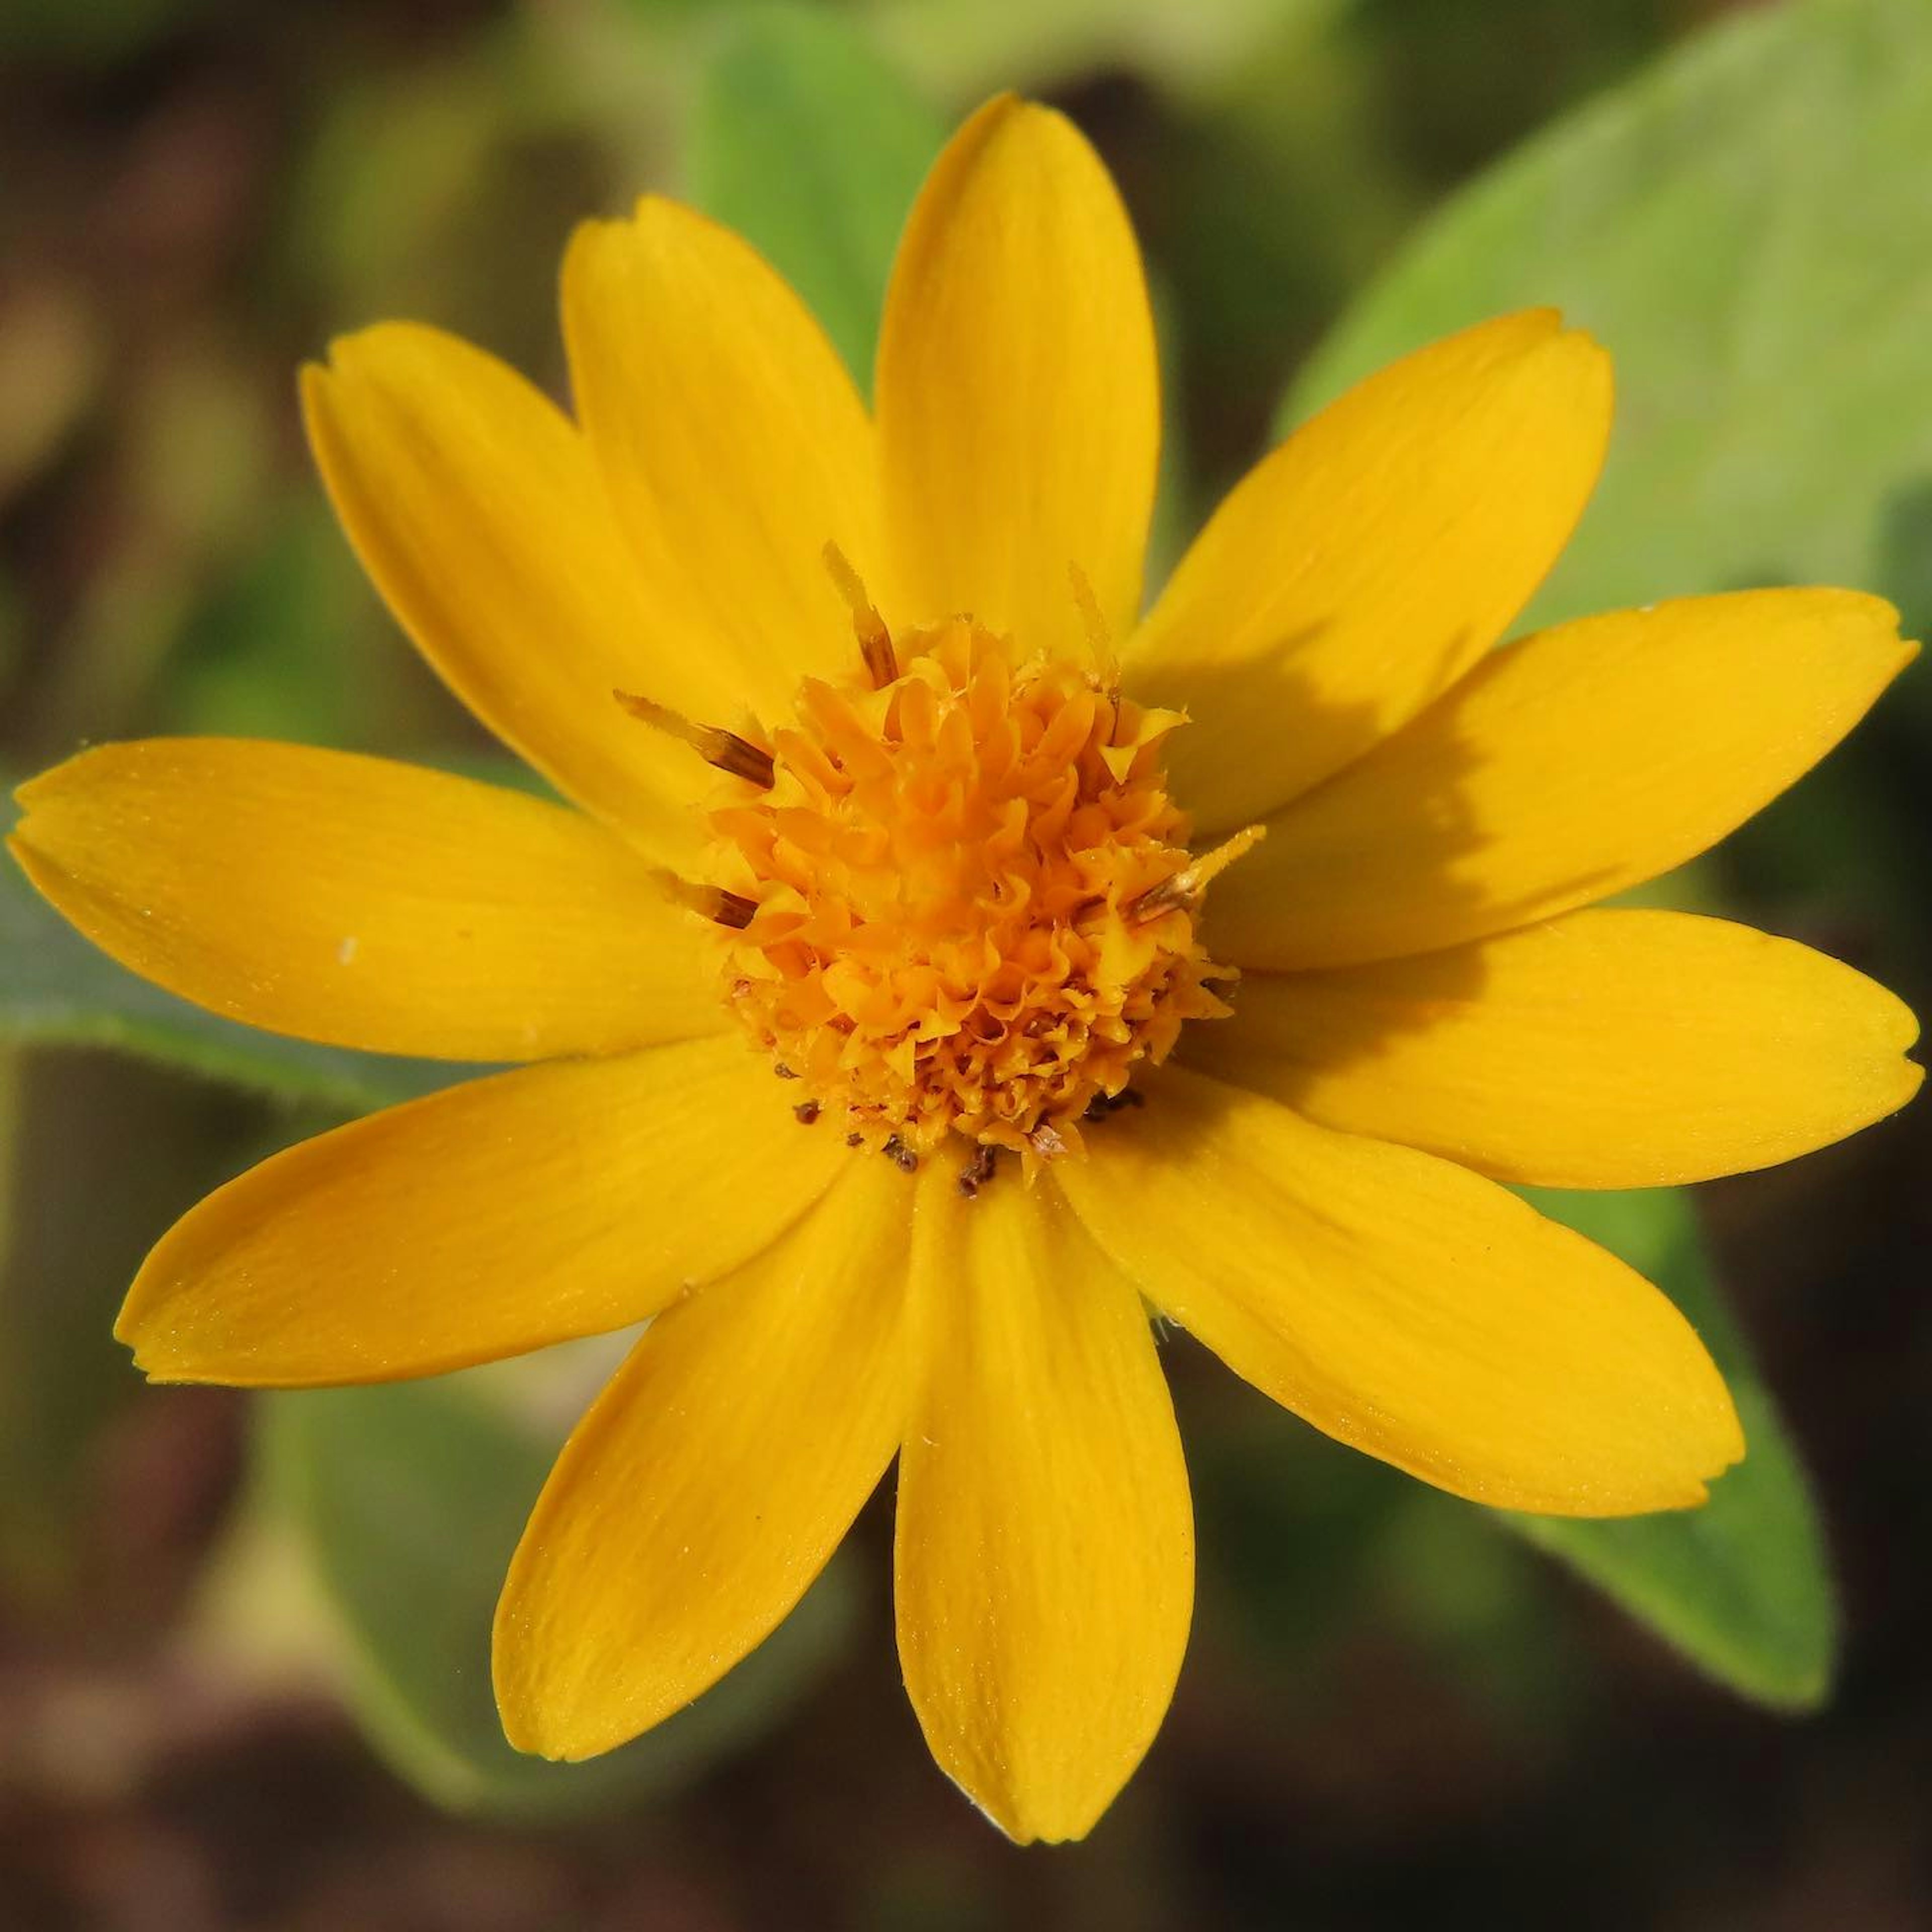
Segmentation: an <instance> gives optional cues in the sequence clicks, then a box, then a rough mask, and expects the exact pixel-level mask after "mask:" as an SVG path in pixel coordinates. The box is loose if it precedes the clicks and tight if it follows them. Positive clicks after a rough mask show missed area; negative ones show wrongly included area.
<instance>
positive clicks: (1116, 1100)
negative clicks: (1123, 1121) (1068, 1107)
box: [1080, 1087, 1147, 1121]
mask: <svg viewBox="0 0 1932 1932" xmlns="http://www.w3.org/2000/svg"><path fill="white" fill-rule="evenodd" d="M1146 1105H1147V1096H1146V1095H1145V1094H1143V1093H1142V1091H1140V1089H1139V1088H1137V1087H1123V1088H1121V1091H1119V1092H1118V1094H1095V1095H1094V1097H1093V1099H1092V1100H1089V1101H1088V1103H1087V1111H1086V1112H1085V1113H1084V1114H1083V1115H1081V1117H1080V1118H1082V1120H1083V1121H1104V1120H1105V1119H1106V1118H1107V1116H1108V1115H1109V1114H1118V1112H1120V1111H1121V1109H1122V1108H1123V1107H1144V1106H1146Z"/></svg>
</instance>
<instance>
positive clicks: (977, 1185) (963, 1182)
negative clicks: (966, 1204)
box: [959, 1142, 999, 1201]
mask: <svg viewBox="0 0 1932 1932" xmlns="http://www.w3.org/2000/svg"><path fill="white" fill-rule="evenodd" d="M998 1159H999V1150H998V1148H992V1147H989V1146H987V1145H986V1143H985V1142H981V1143H980V1145H979V1146H978V1147H977V1148H974V1151H973V1158H972V1159H971V1160H969V1161H968V1163H966V1165H965V1166H964V1167H962V1169H960V1170H959V1192H960V1193H962V1195H963V1196H965V1198H966V1199H968V1201H977V1199H979V1198H980V1189H981V1188H983V1187H985V1186H986V1184H987V1182H988V1181H991V1180H992V1178H993V1170H994V1169H995V1166H996V1165H997V1164H998Z"/></svg>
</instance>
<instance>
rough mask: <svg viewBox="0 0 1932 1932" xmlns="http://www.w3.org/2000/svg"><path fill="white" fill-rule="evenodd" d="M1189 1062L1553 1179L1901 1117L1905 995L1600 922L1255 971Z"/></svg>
mask: <svg viewBox="0 0 1932 1932" xmlns="http://www.w3.org/2000/svg"><path fill="white" fill-rule="evenodd" d="M1239 998H1240V1002H1241V1005H1240V1015H1241V1017H1240V1023H1239V1025H1236V1026H1209V1027H1198V1028H1193V1030H1192V1031H1190V1033H1189V1034H1187V1035H1186V1036H1184V1054H1185V1057H1186V1058H1187V1061H1188V1064H1190V1065H1191V1066H1193V1067H1197V1068H1199V1069H1200V1070H1202V1071H1204V1072H1206V1073H1212V1074H1214V1075H1216V1076H1218V1077H1219V1078H1220V1079H1223V1080H1227V1081H1231V1082H1234V1083H1235V1084H1236V1085H1240V1086H1243V1087H1247V1088H1253V1090H1255V1091H1256V1092H1259V1093H1262V1094H1269V1095H1271V1096H1272V1097H1274V1098H1275V1099H1277V1100H1281V1101H1283V1102H1285V1103H1287V1104H1288V1105H1289V1106H1292V1107H1294V1108H1295V1109H1298V1111H1299V1112H1301V1113H1303V1114H1305V1115H1307V1116H1308V1117H1309V1118H1310V1119H1312V1120H1315V1121H1320V1122H1322V1124H1324V1125H1325V1126H1328V1127H1337V1128H1340V1129H1343V1130H1346V1132H1348V1133H1355V1134H1367V1135H1370V1136H1373V1137H1374V1138H1376V1139H1380V1140H1392V1141H1400V1142H1403V1143H1404V1144H1405V1145H1408V1146H1410V1147H1416V1148H1426V1149H1427V1151H1430V1153H1432V1154H1442V1155H1445V1156H1446V1157H1448V1158H1449V1159H1450V1160H1455V1161H1459V1162H1460V1163H1462V1164H1463V1166H1466V1167H1472V1168H1475V1169H1477V1170H1478V1172H1481V1173H1484V1174H1488V1175H1494V1176H1495V1177H1496V1178H1497V1179H1499V1180H1502V1181H1523V1182H1528V1183H1531V1184H1538V1185H1541V1186H1545V1187H1665V1186H1669V1185H1671V1184H1675V1183H1678V1182H1682V1181H1708V1180H1709V1179H1711V1178H1712V1177H1713V1176H1714V1175H1723V1174H1739V1173H1743V1172H1745V1171H1747V1170H1748V1169H1752V1168H1759V1167H1768V1166H1772V1164H1773V1163H1775V1162H1778V1161H1781V1160H1791V1159H1792V1158H1793V1157H1795V1156H1796V1155H1799V1154H1808V1153H1809V1152H1811V1150H1812V1149H1813V1148H1819V1147H1823V1146H1824V1145H1826V1144H1827V1143H1828V1142H1832V1141H1835V1140H1838V1139H1842V1138H1843V1136H1845V1135H1846V1134H1849V1133H1855V1131H1856V1130H1858V1128H1860V1127H1867V1126H1869V1125H1870V1124H1871V1123H1872V1122H1873V1121H1876V1120H1879V1119H1882V1118H1883V1117H1884V1116H1885V1115H1887V1114H1890V1113H1892V1112H1895V1111H1896V1110H1897V1109H1899V1108H1900V1107H1902V1106H1903V1105H1904V1104H1905V1103H1906V1101H1907V1100H1909V1099H1910V1098H1911V1097H1912V1094H1914V1093H1915V1091H1917V1090H1918V1084H1919V1082H1920V1080H1921V1078H1922V1070H1921V1068H1919V1067H1917V1066H1915V1064H1913V1063H1912V1062H1911V1061H1908V1060H1906V1058H1904V1055H1905V1053H1906V1050H1907V1049H1909V1047H1910V1046H1912V1043H1913V1041H1914V1040H1916V1039H1917V1038H1918V1022H1917V1021H1916V1020H1915V1019H1913V1018H1912V1014H1911V1013H1910V1012H1909V1010H1908V1009H1907V1008H1906V1006H1905V1004H1904V1003H1903V1001H1900V1000H1899V999H1897V998H1895V997H1894V995H1892V994H1891V993H1888V992H1886V991H1885V989H1884V988H1883V987H1882V986H1878V985H1876V983H1873V981H1872V980H1868V979H1867V978H1866V977H1864V974H1861V973H1858V972H1855V971H1853V970H1852V968H1850V967H1849V966H1844V965H1840V964H1839V962H1838V961H1837V960H1835V959H1828V958H1826V956H1825V955H1824V954H1823V953H1814V952H1813V951H1811V950H1810V949H1809V948H1808V947H1803V946H1798V945H1795V944H1793V943H1792V942H1791V941H1789V940H1783V939H1774V938H1771V937H1769V935H1766V934H1764V933H1761V932H1752V931H1751V929H1749V928H1748V927H1746V926H1733V925H1731V924H1729V923H1728V922H1726V921H1724V920H1722V919H1703V918H1697V917H1693V916H1690V915H1688V914H1686V913H1669V912H1579V913H1570V914H1568V916H1565V917H1564V918H1562V919H1557V920H1555V921H1553V922H1551V923H1550V924H1549V925H1547V926H1532V927H1529V928H1526V929H1524V930H1523V931H1522V932H1513V933H1508V934H1505V935H1503V936H1502V937H1500V938H1495V939H1490V940H1485V941H1479V942H1478V943H1476V944H1472V945H1469V946H1460V947H1451V948H1450V949H1449V950H1447V951H1446V952H1442V953H1420V954H1417V955H1415V956H1412V957H1410V958H1407V959H1391V960H1385V961H1382V962H1378V963H1376V964H1375V965H1367V966H1354V967H1342V968H1336V969H1334V970H1333V971H1328V972H1320V973H1288V974H1274V973H1255V974H1248V975H1247V977H1244V979H1243V980H1242V982H1241V992H1240V995H1239Z"/></svg>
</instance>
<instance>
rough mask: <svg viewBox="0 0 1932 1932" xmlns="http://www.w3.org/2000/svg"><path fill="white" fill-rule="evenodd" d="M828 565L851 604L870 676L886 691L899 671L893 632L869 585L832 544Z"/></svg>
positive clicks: (827, 552) (876, 686) (828, 548)
mask: <svg viewBox="0 0 1932 1932" xmlns="http://www.w3.org/2000/svg"><path fill="white" fill-rule="evenodd" d="M822 554H823V556H824V559H825V568H826V569H827V570H828V571H830V572H831V574H832V582H833V583H835V584H836V585H837V586H838V594H839V595H840V596H841V597H843V598H844V600H845V601H846V603H847V604H848V605H850V607H851V611H852V634H853V636H854V637H856V638H857V639H858V640H859V655H860V656H861V657H862V658H864V659H865V675H866V676H868V677H869V678H870V679H871V680H872V688H873V689H874V691H883V690H884V689H885V688H886V685H889V684H890V683H892V682H893V681H894V679H896V678H897V677H898V674H899V659H898V652H896V651H895V650H894V649H892V632H891V631H889V630H887V629H886V620H885V619H884V618H883V617H881V616H880V615H879V607H878V606H877V604H874V602H873V601H872V600H871V598H869V597H868V596H867V595H866V594H865V582H864V580H863V579H862V578H861V577H860V576H859V573H858V572H857V571H856V570H854V569H853V568H852V565H851V564H850V562H849V561H848V560H847V557H846V555H845V553H844V551H843V550H841V549H840V548H839V547H838V545H837V544H835V543H829V544H826V546H825V548H824V550H823V553H822Z"/></svg>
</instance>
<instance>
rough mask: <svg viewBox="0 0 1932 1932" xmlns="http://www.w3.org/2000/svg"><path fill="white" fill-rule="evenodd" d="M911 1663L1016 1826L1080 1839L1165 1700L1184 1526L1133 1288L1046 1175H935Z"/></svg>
mask: <svg viewBox="0 0 1932 1932" xmlns="http://www.w3.org/2000/svg"><path fill="white" fill-rule="evenodd" d="M912 1335H913V1346H914V1348H915V1350H916V1363H917V1365H918V1373H919V1375H920V1376H921V1378H922V1381H921V1383H920V1385H919V1392H918V1393H917V1394H916V1396H915V1397H914V1402H913V1409H912V1412H911V1415H910V1420H909V1422H908V1425H907V1432H906V1439H905V1446H904V1449H903V1450H902V1451H901V1454H900V1460H899V1506H898V1538H897V1544H896V1549H895V1558H894V1580H895V1581H894V1588H895V1594H896V1598H897V1602H898V1635H899V1657H900V1661H901V1664H902V1665H903V1667H904V1671H905V1679H906V1688H907V1691H908V1693H909V1694H910V1696H911V1698H912V1701H913V1709H915V1710H916V1712H918V1714H919V1724H920V1726H921V1727H922V1729H923V1730H924V1731H925V1733H926V1742H927V1743H928V1745H930V1746H931V1748H932V1754H933V1756H934V1757H935V1758H937V1759H938V1761H939V1763H940V1765H941V1768H942V1769H944V1771H945V1772H947V1775H949V1776H950V1777H951V1778H953V1780H954V1781H955V1782H956V1783H957V1784H959V1786H960V1787H962V1789H963V1790H965V1792H966V1793H967V1795H968V1796H969V1797H971V1799H973V1800H974V1802H975V1803H976V1804H977V1805H979V1806H980V1808H981V1809H982V1810H983V1811H986V1813H987V1814H989V1816H990V1817H992V1819H993V1820H994V1822H995V1823H996V1824H998V1826H999V1827H1000V1828H1001V1830H1002V1831H1004V1832H1006V1833H1007V1835H1008V1836H1009V1837H1010V1838H1016V1839H1019V1840H1021V1841H1028V1840H1031V1839H1034V1838H1048V1839H1060V1838H1079V1837H1080V1836H1081V1835H1082V1834H1084V1833H1085V1832H1086V1831H1088V1829H1089V1828H1090V1827H1091V1826H1092V1825H1093V1823H1094V1820H1096V1819H1097V1817H1099V1816H1100V1813H1101V1812H1102V1811H1103V1810H1104V1809H1105V1808H1106V1806H1107V1805H1108V1804H1109V1802H1110V1801H1111V1800H1112V1798H1113V1796H1114V1794H1115V1792H1117V1791H1118V1790H1119V1789H1120V1787H1121V1785H1122V1784H1124V1783H1125V1782H1126V1781H1127V1778H1128V1777H1129V1775H1130V1774H1131V1773H1132V1772H1133V1769H1134V1767H1135V1766H1136V1764H1138V1763H1139V1761H1140V1759H1141V1757H1142V1754H1143V1753H1144V1752H1145V1751H1146V1749H1147V1748H1148V1743H1149V1742H1150V1741H1151V1739H1152V1738H1153V1736H1154V1732H1155V1730H1157V1727H1159V1725H1160V1721H1161V1718H1162V1716H1163V1714H1164V1713H1165V1712H1166V1709H1167V1706H1168V1703H1169V1699H1170V1697H1172V1694H1173V1689H1174V1683H1175V1677H1176V1676H1177V1674H1178V1672H1179V1670H1180V1667H1181V1652H1182V1651H1183V1649H1184V1647H1185V1646H1186V1643H1187V1628H1188V1622H1189V1619H1190V1614H1191V1612H1192V1608H1193V1563H1194V1553H1193V1514H1192V1511H1191V1509H1190V1504H1189V1501H1188V1494H1187V1471H1186V1469H1185V1468H1184V1465H1183V1463H1182V1460H1181V1445H1180V1442H1179V1439H1178V1436H1177V1434H1176V1433H1175V1426H1174V1415H1173V1411H1172V1406H1171V1405H1170V1403H1169V1400H1168V1394H1167V1388H1166V1382H1165V1381H1164V1379H1163V1376H1162V1374H1161V1371H1160V1364H1159V1363H1158V1362H1157V1360H1156V1359H1155V1354H1154V1343H1153V1339H1152V1337H1151V1335H1150V1334H1149V1332H1148V1324H1147V1319H1146V1316H1145V1313H1144V1312H1143V1311H1142V1307H1141V1303H1140V1298H1139V1296H1138V1295H1136V1293H1135V1292H1134V1291H1133V1288H1132V1287H1131V1286H1130V1285H1129V1284H1128V1283H1127V1282H1126V1281H1124V1280H1122V1279H1121V1277H1119V1276H1118V1275H1117V1274H1115V1272H1114V1271H1113V1270H1112V1268H1110V1267H1109V1266H1108V1265H1107V1264H1106V1262H1105V1261H1104V1260H1103V1259H1102V1257H1101V1256H1100V1255H1099V1254H1097V1253H1096V1252H1095V1251H1094V1247H1093V1246H1092V1244H1091V1242H1090V1241H1088V1239H1087V1238H1086V1237H1085V1235H1083V1234H1082V1232H1081V1231H1080V1229H1079V1226H1078V1225H1077V1224H1076V1223H1075V1222H1074V1220H1073V1217H1072V1216H1071V1215H1070V1214H1069V1212H1068V1211H1067V1208H1066V1205H1065V1203H1064V1202H1062V1201H1061V1200H1060V1199H1059V1198H1058V1196H1056V1195H1055V1193H1053V1192H1052V1190H1051V1189H1050V1188H1047V1187H1040V1188H1037V1189H1034V1190H1029V1189H1028V1188H1027V1187H1025V1186H1023V1185H1022V1182H1021V1180H1020V1178H1019V1175H1018V1174H1017V1173H1016V1172H1007V1173H1005V1174H1002V1175H999V1176H997V1177H996V1178H995V1181H994V1183H993V1184H992V1185H991V1186H990V1187H988V1188H987V1189H986V1190H984V1191H983V1193H981V1195H980V1198H979V1199H977V1201H974V1202H964V1201H962V1199H960V1198H959V1194H958V1192H957V1190H956V1188H955V1187H954V1185H953V1177H952V1175H951V1174H950V1172H947V1169H946V1166H945V1165H944V1164H943V1163H930V1164H929V1166H928V1168H927V1169H926V1172H925V1173H923V1174H922V1176H921V1178H920V1182H919V1206H918V1211H917V1220H916V1228H915V1235H914V1250H913V1289H912Z"/></svg>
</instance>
